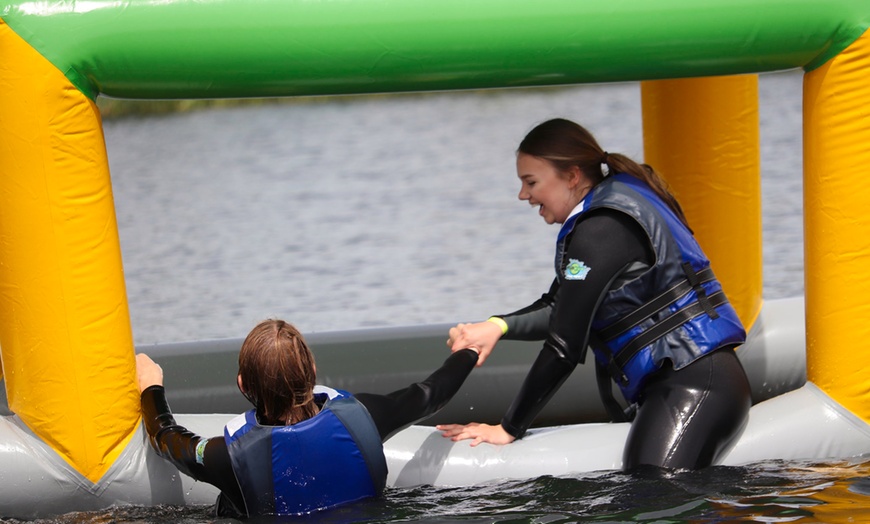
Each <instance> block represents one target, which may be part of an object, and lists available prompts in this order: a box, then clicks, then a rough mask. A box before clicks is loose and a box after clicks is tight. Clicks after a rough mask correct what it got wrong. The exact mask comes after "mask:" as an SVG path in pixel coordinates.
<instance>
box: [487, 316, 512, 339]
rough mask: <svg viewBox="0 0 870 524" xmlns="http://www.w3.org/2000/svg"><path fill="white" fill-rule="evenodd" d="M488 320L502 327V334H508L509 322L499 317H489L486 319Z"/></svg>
mask: <svg viewBox="0 0 870 524" xmlns="http://www.w3.org/2000/svg"><path fill="white" fill-rule="evenodd" d="M486 321H487V322H492V323H493V324H495V325H496V326H498V327H500V328H501V334H502V335H506V334H507V332H508V325H507V322H505V321H504V319H503V318H499V317H489V318H488V319H486Z"/></svg>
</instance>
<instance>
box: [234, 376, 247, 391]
mask: <svg viewBox="0 0 870 524" xmlns="http://www.w3.org/2000/svg"><path fill="white" fill-rule="evenodd" d="M236 382H238V383H239V391H241V392H242V394H245V386H244V385H243V384H242V376H241V375H236Z"/></svg>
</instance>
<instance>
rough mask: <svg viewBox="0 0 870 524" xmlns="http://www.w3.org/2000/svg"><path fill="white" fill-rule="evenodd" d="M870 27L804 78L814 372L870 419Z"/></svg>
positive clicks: (810, 369) (812, 376) (810, 362)
mask: <svg viewBox="0 0 870 524" xmlns="http://www.w3.org/2000/svg"><path fill="white" fill-rule="evenodd" d="M868 71H870V32H868V33H864V35H863V36H861V37H860V38H859V39H858V40H856V41H855V42H853V43H852V45H850V46H849V47H848V48H846V49H845V50H844V51H842V52H841V53H840V54H838V55H837V56H836V57H834V58H833V59H831V60H830V61H828V62H827V63H826V64H825V65H823V66H822V67H819V68H818V69H815V70H813V71H811V72H809V73H807V75H806V76H805V77H804V103H803V106H804V243H805V244H804V245H805V247H804V251H805V253H804V259H805V263H806V265H805V267H804V270H805V277H804V279H805V283H806V316H807V318H806V325H807V378H808V379H809V380H810V381H812V382H813V383H814V384H816V385H817V386H819V387H820V388H821V389H822V390H824V391H825V392H826V393H827V394H828V395H830V396H831V397H832V398H834V400H836V401H837V402H839V403H840V404H842V405H843V406H844V407H845V408H846V409H848V410H849V411H851V412H852V413H854V414H856V415H858V416H859V417H861V418H862V419H864V421H866V422H870V376H868V374H867V369H868V367H870V351H867V346H868V345H870V322H868V318H870V279H868V278H867V274H868V271H870V208H868V204H870V177H868V175H867V166H868V165H870V145H868V144H870V82H868V80H867V72H868Z"/></svg>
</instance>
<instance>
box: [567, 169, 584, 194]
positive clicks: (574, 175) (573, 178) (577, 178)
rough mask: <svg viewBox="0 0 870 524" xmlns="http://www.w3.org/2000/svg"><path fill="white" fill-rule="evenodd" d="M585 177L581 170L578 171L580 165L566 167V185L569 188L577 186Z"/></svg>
mask: <svg viewBox="0 0 870 524" xmlns="http://www.w3.org/2000/svg"><path fill="white" fill-rule="evenodd" d="M585 179H586V176H585V175H584V174H583V172H582V171H580V167H578V166H571V168H570V169H568V187H570V188H571V189H574V188H575V187H577V186H579V185H580V183H581V182H582V181H583V180H585Z"/></svg>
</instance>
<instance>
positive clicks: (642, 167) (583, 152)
mask: <svg viewBox="0 0 870 524" xmlns="http://www.w3.org/2000/svg"><path fill="white" fill-rule="evenodd" d="M517 153H524V154H526V155H531V156H534V157H537V158H540V159H543V160H546V161H548V162H550V163H551V164H552V165H553V166H554V167H555V168H556V169H557V170H558V171H559V172H562V173H564V172H567V171H569V170H570V169H571V167H573V166H577V167H579V168H580V170H581V171H583V173H584V174H585V175H586V176H587V177H588V178H589V179H590V180H592V183H593V184H595V185H598V184H599V183H600V182H601V181H602V180H604V176H605V175H604V173H602V169H601V165H602V164H605V165H606V166H607V169H608V171H609V172H610V173H626V174H629V175H631V176H633V177H635V178H638V179H640V180H642V181H644V182H646V184H647V185H648V186H650V187H651V188H652V190H653V191H655V193H656V194H657V195H658V196H659V197H660V198H661V199H662V200H663V201H664V202H665V203H666V204H667V205H668V207H670V208H671V210H672V211H673V212H674V213H675V214H676V215H677V217H679V219H680V220H681V221H682V222H683V224H685V226H686V227H689V223H688V221H687V220H686V216H685V215H684V214H683V209H682V207H680V204H679V202H677V199H676V198H674V196H673V195H672V194H671V192H670V190H669V189H668V185H667V183H666V182H665V181H664V179H662V177H661V176H659V174H658V173H656V172H655V170H654V169H653V168H652V167H651V166H649V165H647V164H638V163H637V162H635V161H634V160H632V159H630V158H629V157H627V156H625V155H622V154H619V153H608V152H607V151H605V150H604V149H602V148H601V146H600V145H598V141H596V140H595V137H593V136H592V133H590V132H589V131H588V130H586V128H584V127H583V126H581V125H580V124H577V123H574V122H572V121H570V120H565V119H563V118H554V119H552V120H547V121H546V122H543V123H541V124H538V125H537V126H535V128H534V129H532V130H531V131H529V133H528V134H527V135H526V137H525V138H524V139H523V141H522V142H520V146H519V147H518V148H517ZM690 230H691V229H690Z"/></svg>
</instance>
